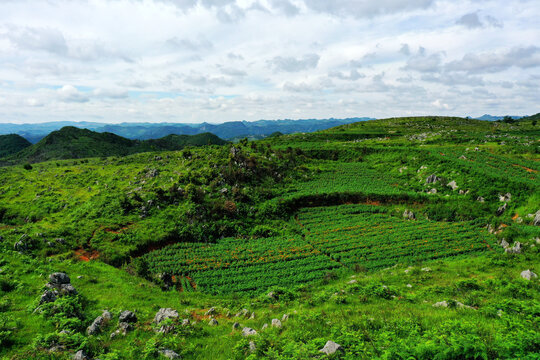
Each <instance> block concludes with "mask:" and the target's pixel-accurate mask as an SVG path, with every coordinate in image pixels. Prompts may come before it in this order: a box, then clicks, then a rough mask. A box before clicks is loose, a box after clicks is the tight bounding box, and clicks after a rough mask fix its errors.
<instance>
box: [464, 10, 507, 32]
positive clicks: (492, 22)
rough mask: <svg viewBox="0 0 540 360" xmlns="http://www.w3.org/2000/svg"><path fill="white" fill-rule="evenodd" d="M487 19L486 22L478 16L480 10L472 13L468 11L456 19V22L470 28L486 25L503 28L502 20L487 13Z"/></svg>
mask: <svg viewBox="0 0 540 360" xmlns="http://www.w3.org/2000/svg"><path fill="white" fill-rule="evenodd" d="M485 21H486V22H483V21H482V20H481V19H480V17H479V16H478V12H472V13H468V14H465V15H463V16H462V17H460V18H459V19H458V20H457V21H456V24H458V25H463V26H465V27H467V28H469V29H477V28H483V27H486V26H492V27H498V28H502V26H503V24H502V22H500V21H499V20H497V19H496V18H494V17H493V16H490V15H487V16H486V17H485Z"/></svg>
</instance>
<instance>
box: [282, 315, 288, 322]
mask: <svg viewBox="0 0 540 360" xmlns="http://www.w3.org/2000/svg"><path fill="white" fill-rule="evenodd" d="M287 320H289V314H283V316H282V317H281V321H282V322H285V321H287Z"/></svg>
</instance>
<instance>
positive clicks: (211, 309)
mask: <svg viewBox="0 0 540 360" xmlns="http://www.w3.org/2000/svg"><path fill="white" fill-rule="evenodd" d="M215 313H216V308H214V307H211V308H210V309H208V311H207V312H205V313H204V315H206V316H210V315H214V314H215Z"/></svg>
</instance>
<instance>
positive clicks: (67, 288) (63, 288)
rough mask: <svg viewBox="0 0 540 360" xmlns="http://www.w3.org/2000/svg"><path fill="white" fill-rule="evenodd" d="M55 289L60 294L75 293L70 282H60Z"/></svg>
mask: <svg viewBox="0 0 540 360" xmlns="http://www.w3.org/2000/svg"><path fill="white" fill-rule="evenodd" d="M57 290H58V292H59V293H60V294H61V295H77V290H75V288H74V287H73V285H71V284H60V285H59V286H58V287H57Z"/></svg>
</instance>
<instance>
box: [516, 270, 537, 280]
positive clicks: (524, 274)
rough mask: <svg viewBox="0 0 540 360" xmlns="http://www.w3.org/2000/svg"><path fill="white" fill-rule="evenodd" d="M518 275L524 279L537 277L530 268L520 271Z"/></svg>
mask: <svg viewBox="0 0 540 360" xmlns="http://www.w3.org/2000/svg"><path fill="white" fill-rule="evenodd" d="M520 275H521V277H522V278H523V279H525V280H531V279H536V278H537V277H538V275H536V274H535V273H533V272H532V271H531V270H525V271H522V272H521V274H520Z"/></svg>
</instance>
